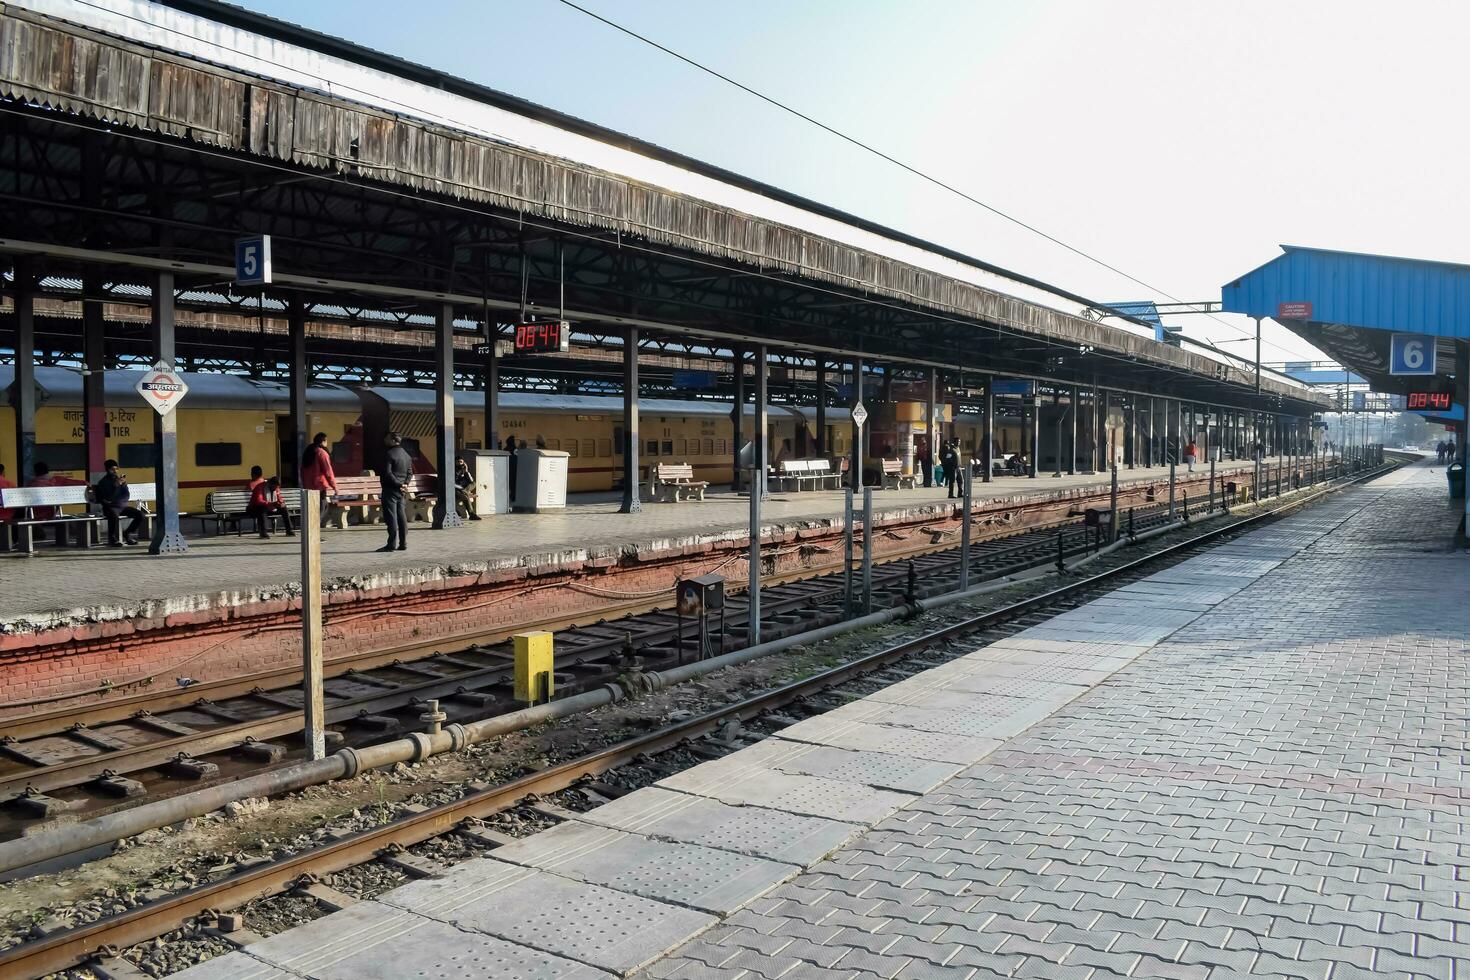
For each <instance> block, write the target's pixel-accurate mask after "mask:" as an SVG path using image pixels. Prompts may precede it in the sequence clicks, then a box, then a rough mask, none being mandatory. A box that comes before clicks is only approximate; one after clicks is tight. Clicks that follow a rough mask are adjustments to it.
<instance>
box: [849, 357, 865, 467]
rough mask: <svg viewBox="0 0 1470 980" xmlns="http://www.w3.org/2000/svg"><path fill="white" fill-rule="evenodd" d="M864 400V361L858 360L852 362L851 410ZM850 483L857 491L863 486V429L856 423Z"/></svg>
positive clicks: (853, 428) (853, 431)
mask: <svg viewBox="0 0 1470 980" xmlns="http://www.w3.org/2000/svg"><path fill="white" fill-rule="evenodd" d="M862 400H863V359H862V358H857V359H856V360H854V361H853V362H852V404H851V405H849V406H848V407H849V408H856V407H857V406H858V405H860V404H862ZM848 479H849V482H850V483H851V484H852V486H853V487H854V488H855V489H859V490H860V489H862V486H863V427H861V426H859V425H858V424H857V423H856V422H854V423H853V424H852V473H851V475H850V476H849V478H848Z"/></svg>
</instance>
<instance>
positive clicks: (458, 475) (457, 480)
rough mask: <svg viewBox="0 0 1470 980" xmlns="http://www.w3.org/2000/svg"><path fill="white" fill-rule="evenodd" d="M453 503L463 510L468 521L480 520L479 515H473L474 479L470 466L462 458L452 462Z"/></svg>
mask: <svg viewBox="0 0 1470 980" xmlns="http://www.w3.org/2000/svg"><path fill="white" fill-rule="evenodd" d="M454 502H455V504H456V506H460V507H463V508H464V513H465V516H466V517H468V518H469V519H470V520H472V521H478V520H479V519H480V515H479V514H476V513H475V478H474V476H473V475H472V474H471V473H470V464H469V463H466V462H465V461H464V459H463V458H460V459H456V460H455V461H454Z"/></svg>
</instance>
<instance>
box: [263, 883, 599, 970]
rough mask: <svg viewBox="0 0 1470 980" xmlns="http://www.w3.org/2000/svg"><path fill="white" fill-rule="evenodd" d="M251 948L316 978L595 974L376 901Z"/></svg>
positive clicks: (576, 965) (265, 957) (361, 904)
mask: <svg viewBox="0 0 1470 980" xmlns="http://www.w3.org/2000/svg"><path fill="white" fill-rule="evenodd" d="M250 955H251V956H252V957H256V958H258V959H260V960H265V961H266V962H269V963H272V964H275V965H277V966H280V967H283V968H285V969H288V970H291V971H294V972H295V973H299V974H302V975H305V976H310V977H315V978H319V980H398V978H402V977H410V976H412V977H423V978H425V980H451V978H459V977H517V978H525V980H595V978H604V980H605V978H606V977H607V976H608V974H607V973H605V972H603V971H602V970H594V969H592V968H590V967H588V966H586V965H584V964H582V963H576V962H573V961H572V960H568V959H563V958H561V957H559V956H554V955H551V954H548V953H544V952H538V951H536V950H532V949H527V948H525V947H524V946H517V945H515V944H513V943H508V942H505V941H504V940H501V939H495V938H492V937H490V936H481V935H476V934H474V933H469V932H465V931H464V930H462V929H456V928H455V927H454V926H451V925H446V924H445V923H443V922H436V921H434V920H433V919H429V918H425V917H424V916H421V915H416V914H414V913H412V912H405V911H403V910H402V909H397V908H393V907H391V906H388V905H383V904H380V903H378V902H361V903H359V904H357V905H354V906H352V907H350V908H347V909H343V910H342V911H341V912H334V913H333V914H331V915H329V916H326V917H324V918H321V919H317V920H316V921H315V922H310V923H307V924H306V925H304V926H301V927H300V928H297V929H291V930H288V931H287V932H283V933H280V934H279V935H276V936H272V937H270V938H269V939H265V940H262V941H261V942H258V943H255V944H254V945H252V946H251V947H250Z"/></svg>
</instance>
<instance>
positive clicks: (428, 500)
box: [404, 473, 439, 521]
mask: <svg viewBox="0 0 1470 980" xmlns="http://www.w3.org/2000/svg"><path fill="white" fill-rule="evenodd" d="M404 496H405V497H406V498H407V500H405V501H404V509H405V510H406V511H408V519H409V520H411V521H432V520H433V519H434V503H435V501H437V500H438V499H439V475H438V474H437V473H415V474H414V475H413V476H412V477H411V478H410V479H409V481H408V487H407V488H406V489H405V490H404Z"/></svg>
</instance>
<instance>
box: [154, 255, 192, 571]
mask: <svg viewBox="0 0 1470 980" xmlns="http://www.w3.org/2000/svg"><path fill="white" fill-rule="evenodd" d="M149 333H150V334H152V337H151V339H152V341H153V343H152V347H153V360H154V363H157V364H163V365H165V366H167V367H169V368H172V367H173V366H174V360H175V358H174V274H173V273H172V272H160V273H158V276H157V278H156V279H154V281H153V318H152V323H150V324H149ZM153 452H154V459H155V463H154V468H153V482H154V483H155V484H156V485H157V486H156V490H157V494H158V496H157V500H156V503H157V507H158V513H157V514H156V515H155V516H154V518H153V540H152V541H150V542H149V544H148V553H149V554H151V555H176V554H182V553H184V552H185V551H188V550H189V545H188V543H187V542H186V541H184V535H183V533H182V532H181V531H179V414H178V410H177V409H174V410H173V411H171V412H168V413H166V414H163V415H159V414H158V413H157V412H155V413H154V414H153Z"/></svg>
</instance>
